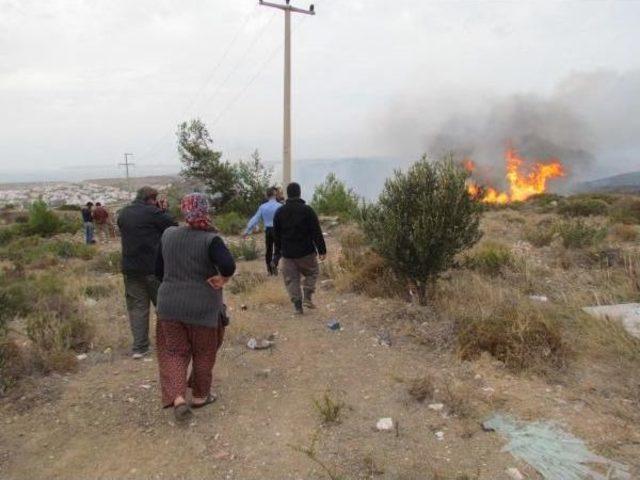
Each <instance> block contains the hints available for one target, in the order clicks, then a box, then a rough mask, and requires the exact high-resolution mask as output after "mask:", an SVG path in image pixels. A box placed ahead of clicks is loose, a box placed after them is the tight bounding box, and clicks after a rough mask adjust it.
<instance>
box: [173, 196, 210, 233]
mask: <svg viewBox="0 0 640 480" xmlns="http://www.w3.org/2000/svg"><path fill="white" fill-rule="evenodd" d="M180 210H182V214H183V215H184V218H185V220H186V221H187V223H188V224H189V226H190V227H191V228H194V229H196V230H210V229H211V218H209V201H208V200H207V197H206V195H203V194H202V193H189V194H188V195H185V196H184V198H183V199H182V202H180Z"/></svg>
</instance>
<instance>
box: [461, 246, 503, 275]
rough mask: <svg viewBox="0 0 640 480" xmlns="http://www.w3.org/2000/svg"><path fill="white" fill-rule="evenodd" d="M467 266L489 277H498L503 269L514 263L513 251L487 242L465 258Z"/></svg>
mask: <svg viewBox="0 0 640 480" xmlns="http://www.w3.org/2000/svg"><path fill="white" fill-rule="evenodd" d="M464 263H465V266H467V267H468V268H472V269H474V270H478V271H480V272H482V273H485V274H487V275H498V274H499V273H500V272H501V271H502V269H503V268H504V267H506V266H509V265H511V264H512V263H513V255H511V250H509V248H508V247H507V246H505V245H502V244H500V243H494V242H486V243H483V244H482V245H480V246H479V247H478V248H477V249H475V251H474V252H472V253H470V254H468V255H467V256H466V258H465V262H464Z"/></svg>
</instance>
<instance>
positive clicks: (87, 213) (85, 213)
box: [81, 202, 96, 245]
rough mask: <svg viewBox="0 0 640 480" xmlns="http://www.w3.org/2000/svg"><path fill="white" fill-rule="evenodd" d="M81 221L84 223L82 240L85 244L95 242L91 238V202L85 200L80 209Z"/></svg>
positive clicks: (92, 230)
mask: <svg viewBox="0 0 640 480" xmlns="http://www.w3.org/2000/svg"><path fill="white" fill-rule="evenodd" d="M81 213H82V223H83V224H84V240H85V242H86V243H87V245H90V244H92V243H96V241H95V240H94V238H93V233H94V225H93V202H87V204H86V205H85V207H84V208H83V209H82V210H81Z"/></svg>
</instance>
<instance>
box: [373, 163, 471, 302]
mask: <svg viewBox="0 0 640 480" xmlns="http://www.w3.org/2000/svg"><path fill="white" fill-rule="evenodd" d="M467 177H468V173H467V172H466V171H465V170H463V169H461V168H460V167H458V166H457V165H456V164H455V163H454V162H453V160H452V159H451V158H446V159H444V160H441V161H438V162H435V163H431V162H429V161H428V160H427V157H426V155H425V156H423V157H422V159H421V160H420V161H418V162H417V163H415V164H414V165H413V166H412V167H411V168H410V169H409V171H408V172H407V173H406V174H404V173H402V172H396V173H395V175H394V177H393V178H390V179H388V180H387V182H386V183H385V186H384V190H383V192H382V194H381V195H380V198H379V200H378V203H377V204H374V205H368V206H365V207H364V208H363V209H362V212H361V213H362V218H361V220H362V225H363V228H364V231H365V234H366V235H367V236H368V237H369V239H370V241H371V242H372V246H373V248H374V250H376V251H377V252H378V253H379V254H380V255H381V256H383V257H384V258H385V259H386V260H387V261H388V262H389V264H390V266H391V268H393V269H394V270H395V271H396V273H398V274H399V275H400V276H401V277H404V278H406V279H408V280H411V281H413V282H415V284H416V288H417V293H418V298H419V301H420V302H421V303H424V302H425V301H426V299H427V292H428V291H429V287H430V286H432V285H433V283H434V281H435V279H436V278H437V277H438V275H439V274H440V273H441V272H443V271H444V270H446V269H447V268H449V267H450V266H451V265H452V263H453V259H454V257H455V255H456V254H457V253H459V252H460V251H462V250H464V249H466V248H468V247H470V246H472V245H473V244H474V243H476V242H477V241H478V240H479V239H480V237H481V236H482V233H481V232H480V230H479V228H478V227H479V223H480V212H481V210H482V207H481V205H480V204H479V203H478V202H477V201H475V200H474V199H473V198H472V197H471V195H469V193H468V192H467V186H466V179H467Z"/></svg>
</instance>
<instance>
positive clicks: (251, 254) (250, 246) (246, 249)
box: [228, 240, 260, 262]
mask: <svg viewBox="0 0 640 480" xmlns="http://www.w3.org/2000/svg"><path fill="white" fill-rule="evenodd" d="M228 248H229V251H230V252H231V255H233V256H234V258H236V259H242V260H246V261H248V262H249V261H251V260H255V259H257V258H258V257H259V256H260V250H259V249H258V247H257V245H256V241H255V240H247V241H242V242H240V243H238V244H236V243H229V244H228Z"/></svg>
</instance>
